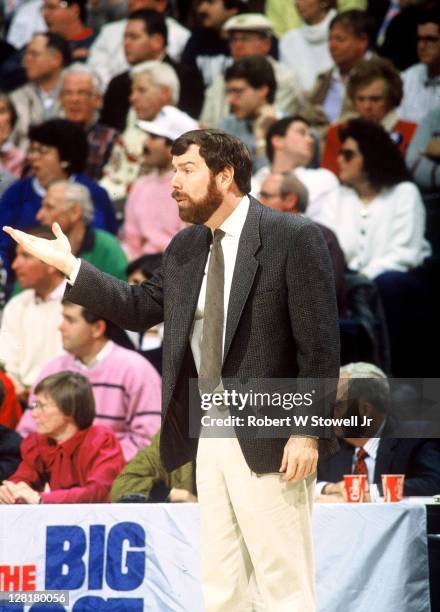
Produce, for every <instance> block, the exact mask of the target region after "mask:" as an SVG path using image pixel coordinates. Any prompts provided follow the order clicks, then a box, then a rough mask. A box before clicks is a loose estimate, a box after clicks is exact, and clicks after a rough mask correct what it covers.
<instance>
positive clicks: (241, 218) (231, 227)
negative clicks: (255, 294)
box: [190, 196, 250, 372]
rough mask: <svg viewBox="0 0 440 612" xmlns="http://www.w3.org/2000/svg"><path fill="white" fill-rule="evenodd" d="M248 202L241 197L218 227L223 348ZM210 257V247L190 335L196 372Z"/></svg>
mask: <svg viewBox="0 0 440 612" xmlns="http://www.w3.org/2000/svg"><path fill="white" fill-rule="evenodd" d="M249 204H250V202H249V198H248V196H244V197H243V198H242V199H241V201H240V203H239V205H238V206H237V208H236V209H235V210H234V211H233V212H232V213H231V214H230V215H229V217H228V218H227V219H225V221H223V223H222V224H221V225H220V227H219V229H221V230H223V231H224V232H225V235H224V237H223V239H222V241H221V245H222V249H223V258H224V262H225V286H224V319H223V348H224V346H225V333H226V321H227V316H228V304H229V296H230V294H231V286H232V276H233V274H234V268H235V260H236V259H237V251H238V245H239V242H240V236H241V232H242V229H243V226H244V223H245V221H246V217H247V214H248V211H249ZM211 248H212V244H211ZM210 257H211V249H210V251H209V255H208V259H207V261H206V266H205V272H204V275H203V280H202V284H201V287H200V293H199V299H198V302H197V308H196V312H195V315H194V323H193V328H192V331H191V336H190V342H191V350H192V352H193V357H194V362H195V364H196V368H197V372H198V371H199V368H200V348H201V342H202V335H203V314H204V310H205V297H206V280H207V276H208V267H209V259H210Z"/></svg>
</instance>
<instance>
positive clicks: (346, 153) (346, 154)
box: [338, 149, 357, 162]
mask: <svg viewBox="0 0 440 612" xmlns="http://www.w3.org/2000/svg"><path fill="white" fill-rule="evenodd" d="M338 155H339V156H340V157H342V159H343V160H344V161H346V162H350V161H351V160H352V159H353V158H354V157H356V155H357V153H356V151H353V149H339V152H338Z"/></svg>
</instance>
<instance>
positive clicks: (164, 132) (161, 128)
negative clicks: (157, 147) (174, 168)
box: [136, 106, 199, 140]
mask: <svg viewBox="0 0 440 612" xmlns="http://www.w3.org/2000/svg"><path fill="white" fill-rule="evenodd" d="M136 125H137V126H138V128H140V129H141V130H143V131H144V132H149V133H150V134H154V135H155V136H161V137H162V138H169V139H170V140H176V138H179V136H181V135H182V134H184V133H185V132H189V131H190V130H197V129H198V128H199V124H198V123H197V121H196V120H195V119H193V118H192V117H190V116H189V115H187V114H186V113H184V112H183V111H181V110H179V109H178V108H176V107H175V106H163V107H162V109H161V110H160V111H159V113H158V114H157V115H156V117H155V118H154V119H153V121H136Z"/></svg>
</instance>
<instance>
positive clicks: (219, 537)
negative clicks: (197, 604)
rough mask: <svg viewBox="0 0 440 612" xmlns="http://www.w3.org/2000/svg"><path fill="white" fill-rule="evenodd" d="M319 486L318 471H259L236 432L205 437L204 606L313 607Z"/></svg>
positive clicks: (201, 468)
mask: <svg viewBox="0 0 440 612" xmlns="http://www.w3.org/2000/svg"><path fill="white" fill-rule="evenodd" d="M314 486H315V474H313V475H311V476H309V477H308V478H307V479H305V480H301V481H299V482H295V483H288V482H285V481H284V480H282V475H280V474H276V473H275V474H263V475H257V474H255V473H254V472H252V471H251V470H250V469H249V467H248V465H247V464H246V461H245V459H244V457H243V453H242V452H241V448H240V445H239V443H238V441H237V439H236V438H200V440H199V447H198V452H197V493H198V501H199V509H200V525H201V560H202V586H203V594H204V598H205V610H206V612H249V611H251V610H264V611H265V612H314V610H315V592H314V591H315V585H314V579H315V576H314V563H313V546H312V530H311V510H312V502H313V492H314ZM255 583H256V586H255ZM256 592H257V593H259V597H258V596H257V597H255V594H256Z"/></svg>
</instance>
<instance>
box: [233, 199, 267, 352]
mask: <svg viewBox="0 0 440 612" xmlns="http://www.w3.org/2000/svg"><path fill="white" fill-rule="evenodd" d="M250 201H251V203H250V206H249V212H248V215H247V217H246V221H245V224H244V226H243V230H242V232H241V236H240V242H239V245H238V252H237V259H236V261H235V268H234V274H233V277H232V285H231V294H230V297H229V304H228V316H227V320H226V335H225V347H224V351H223V363H225V360H226V358H227V356H228V352H229V349H230V347H231V343H232V339H233V337H234V334H235V332H236V330H237V326H238V323H239V321H240V317H241V314H242V312H243V308H244V305H245V304H246V300H247V298H248V296H249V292H250V290H251V287H252V284H253V282H254V278H255V274H256V272H257V268H258V261H257V260H256V258H255V257H254V255H255V253H256V252H257V250H258V249H259V247H260V244H261V239H260V217H261V212H262V206H261V204H259V203H258V202H257V201H256V200H254V198H252V197H251V198H250Z"/></svg>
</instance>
